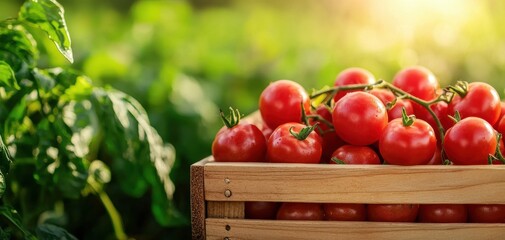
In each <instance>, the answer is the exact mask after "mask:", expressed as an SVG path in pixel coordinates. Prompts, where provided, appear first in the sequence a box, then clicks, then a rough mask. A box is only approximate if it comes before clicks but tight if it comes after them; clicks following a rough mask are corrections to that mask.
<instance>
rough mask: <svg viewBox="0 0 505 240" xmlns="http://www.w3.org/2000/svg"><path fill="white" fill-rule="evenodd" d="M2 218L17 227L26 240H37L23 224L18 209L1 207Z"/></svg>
mask: <svg viewBox="0 0 505 240" xmlns="http://www.w3.org/2000/svg"><path fill="white" fill-rule="evenodd" d="M0 217H3V218H5V219H7V220H8V222H9V223H10V225H13V226H14V227H16V229H17V230H19V231H20V232H21V233H22V234H23V235H24V239H25V240H37V238H36V237H35V236H33V235H32V234H31V233H30V231H28V230H27V229H26V228H25V227H24V225H23V224H22V223H21V217H20V216H19V214H18V212H17V211H16V209H14V208H12V207H11V206H5V205H3V206H0Z"/></svg>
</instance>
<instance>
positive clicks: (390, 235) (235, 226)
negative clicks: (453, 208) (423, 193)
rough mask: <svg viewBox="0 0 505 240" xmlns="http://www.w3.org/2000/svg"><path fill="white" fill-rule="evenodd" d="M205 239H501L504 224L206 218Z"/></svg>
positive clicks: (504, 231) (503, 234)
mask: <svg viewBox="0 0 505 240" xmlns="http://www.w3.org/2000/svg"><path fill="white" fill-rule="evenodd" d="M206 223H207V239H219V240H222V239H226V237H228V239H233V240H236V239H273V240H275V239H279V240H284V239H290V240H297V239H300V240H302V239H304V240H305V239H339V240H340V239H352V240H354V239H374V240H403V239H423V240H425V239H430V240H437V239H440V240H446V239H458V240H465V239H472V240H473V239H480V240H484V239H489V240H491V239H492V240H494V239H503V237H504V236H505V224H470V223H465V224H440V223H437V224H430V223H384V222H331V221H275V220H243V219H217V218H209V219H207V220H206Z"/></svg>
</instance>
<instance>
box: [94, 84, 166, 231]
mask: <svg viewBox="0 0 505 240" xmlns="http://www.w3.org/2000/svg"><path fill="white" fill-rule="evenodd" d="M94 94H95V96H96V101H97V104H98V105H100V106H101V113H100V114H99V116H100V117H99V118H100V119H104V121H106V122H105V123H103V125H104V126H107V127H106V128H105V129H104V141H105V145H106V148H107V149H108V151H109V152H111V153H114V155H115V156H120V158H122V159H120V158H118V159H115V161H114V162H113V163H112V165H111V168H112V171H113V175H115V176H118V177H119V179H122V181H121V182H120V185H121V187H122V189H123V191H125V192H127V193H129V194H130V195H133V196H140V195H142V194H144V193H145V192H146V190H147V189H148V187H149V186H150V187H151V189H152V194H153V202H152V204H153V206H152V210H153V214H154V216H155V217H156V220H157V221H158V222H159V223H160V224H162V225H168V224H170V219H169V217H170V216H169V215H168V214H167V212H170V211H172V210H173V209H171V208H172V205H171V204H170V202H171V200H172V194H173V192H174V188H175V187H174V184H173V183H172V181H171V180H170V175H169V174H170V170H171V167H172V165H173V162H174V160H175V155H174V154H175V153H174V149H173V148H172V147H171V145H168V144H164V143H163V140H162V139H161V137H160V135H159V134H158V133H157V131H156V130H155V129H154V128H153V127H152V126H151V125H150V123H149V120H148V117H147V113H146V112H145V110H144V109H143V108H142V106H141V105H140V104H139V103H138V102H137V101H136V100H135V99H133V98H132V97H130V96H128V95H126V94H124V93H122V92H119V91H115V90H97V91H95V93H94ZM157 196H162V197H157Z"/></svg>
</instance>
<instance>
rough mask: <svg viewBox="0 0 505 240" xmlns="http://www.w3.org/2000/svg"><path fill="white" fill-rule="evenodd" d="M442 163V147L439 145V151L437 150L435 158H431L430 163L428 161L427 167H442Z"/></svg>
mask: <svg viewBox="0 0 505 240" xmlns="http://www.w3.org/2000/svg"><path fill="white" fill-rule="evenodd" d="M442 163H443V162H442V153H441V147H439V146H438V144H437V150H435V154H433V157H431V159H430V161H428V163H426V165H442Z"/></svg>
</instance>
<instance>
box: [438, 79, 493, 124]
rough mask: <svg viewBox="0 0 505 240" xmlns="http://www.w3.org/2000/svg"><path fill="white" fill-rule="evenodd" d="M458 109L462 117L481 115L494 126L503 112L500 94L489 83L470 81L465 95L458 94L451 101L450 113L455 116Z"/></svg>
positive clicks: (448, 110)
mask: <svg viewBox="0 0 505 240" xmlns="http://www.w3.org/2000/svg"><path fill="white" fill-rule="evenodd" d="M456 111H458V112H459V114H460V116H461V118H466V117H480V118H482V119H484V120H486V121H487V122H488V123H489V124H491V126H493V125H494V124H495V123H496V122H497V121H498V120H499V119H498V118H499V117H500V113H501V102H500V96H499V95H498V92H496V89H494V88H493V87H492V86H491V85H489V84H487V83H484V82H472V83H469V84H468V92H467V94H466V95H465V96H464V97H461V96H459V95H456V96H454V98H453V99H452V101H451V102H450V103H449V107H448V109H447V112H448V114H449V115H451V116H454V114H455V112H456Z"/></svg>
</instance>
